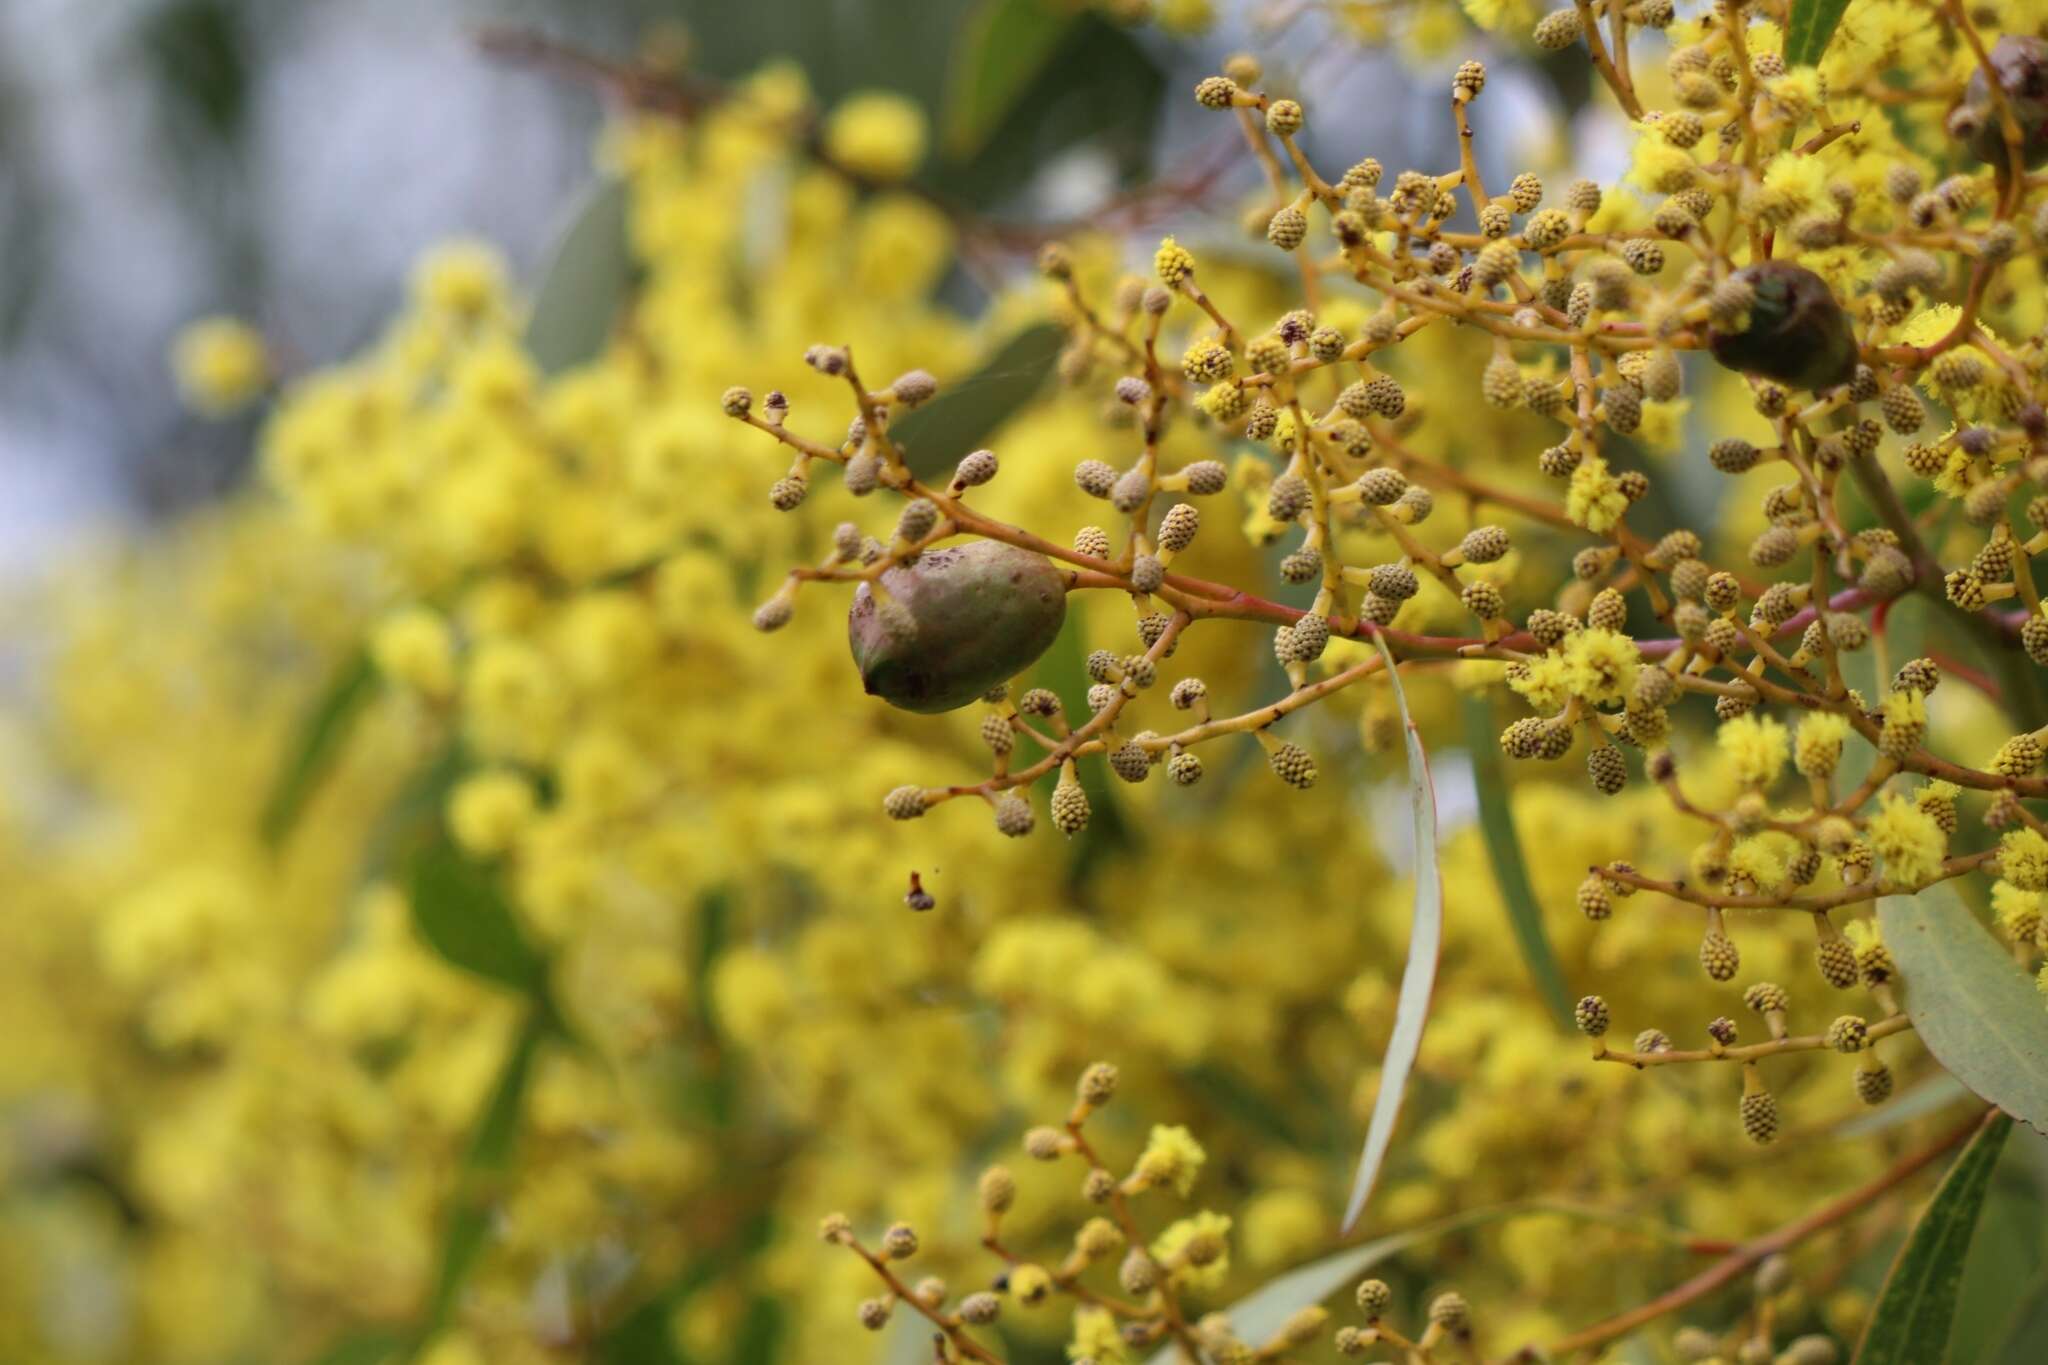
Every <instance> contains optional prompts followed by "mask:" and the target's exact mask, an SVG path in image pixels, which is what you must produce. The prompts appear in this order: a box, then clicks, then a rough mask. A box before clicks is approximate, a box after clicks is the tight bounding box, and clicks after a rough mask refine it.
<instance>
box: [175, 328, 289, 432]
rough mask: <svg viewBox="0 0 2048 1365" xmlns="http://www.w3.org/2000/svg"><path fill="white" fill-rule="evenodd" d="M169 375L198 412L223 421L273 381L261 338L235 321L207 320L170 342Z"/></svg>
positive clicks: (181, 394)
mask: <svg viewBox="0 0 2048 1365" xmlns="http://www.w3.org/2000/svg"><path fill="white" fill-rule="evenodd" d="M171 373H172V376H173V377H174V378H175V379H176V380H177V382H178V393H179V395H180V396H181V397H183V398H184V400H185V402H186V404H187V405H188V406H189V407H190V408H191V409H192V410H193V411H194V412H198V413H202V414H204V415H206V416H208V417H224V416H227V415H228V414H230V413H233V412H235V411H237V410H239V409H241V408H243V407H246V406H247V405H248V404H249V403H250V402H251V401H252V400H253V399H255V398H256V397H257V395H259V394H261V393H262V392H263V387H264V385H266V384H268V383H269V382H270V356H269V353H268V352H267V351H265V350H264V347H263V336H262V334H261V333H259V332H258V331H257V330H256V329H255V328H253V327H251V326H250V325H249V324H248V323H246V322H242V321H240V320H239V319H236V318H205V319H203V320H201V321H199V322H195V323H193V324H192V325H191V326H189V327H187V328H185V330H183V331H182V332H179V333H178V336H177V339H176V340H175V341H173V342H172V343H171Z"/></svg>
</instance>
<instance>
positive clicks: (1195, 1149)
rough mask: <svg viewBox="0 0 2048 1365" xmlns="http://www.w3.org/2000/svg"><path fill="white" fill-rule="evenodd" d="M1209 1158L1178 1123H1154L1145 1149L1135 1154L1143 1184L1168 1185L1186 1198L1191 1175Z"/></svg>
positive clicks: (1193, 1185)
mask: <svg viewBox="0 0 2048 1365" xmlns="http://www.w3.org/2000/svg"><path fill="white" fill-rule="evenodd" d="M1208 1159H1209V1155H1208V1153H1206V1152H1204V1151H1203V1150H1202V1145H1201V1144H1200V1143H1198V1142H1196V1141H1195V1136H1194V1134H1192V1133H1190V1132H1189V1131H1188V1130H1187V1129H1185V1128H1183V1127H1181V1126H1180V1125H1179V1124H1164V1123H1155V1124H1153V1125H1152V1136H1151V1138H1150V1139H1149V1140H1148V1141H1147V1142H1146V1143H1145V1150H1144V1152H1143V1153H1141V1154H1140V1155H1139V1157H1138V1165H1137V1174H1138V1176H1139V1178H1140V1179H1141V1180H1143V1181H1144V1182H1145V1184H1147V1185H1171V1186H1172V1187H1173V1191H1174V1193H1175V1194H1178V1195H1179V1196H1180V1197H1181V1198H1183V1199H1185V1198H1187V1197H1188V1193H1189V1191H1191V1190H1193V1189H1194V1188H1195V1177H1196V1176H1198V1175H1200V1174H1201V1171H1202V1163H1203V1162H1204V1161H1207V1160H1208Z"/></svg>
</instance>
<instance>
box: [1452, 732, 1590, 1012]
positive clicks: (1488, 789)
mask: <svg viewBox="0 0 2048 1365" xmlns="http://www.w3.org/2000/svg"><path fill="white" fill-rule="evenodd" d="M1494 732H1495V726H1494V719H1493V707H1492V706H1491V705H1490V704H1489V703H1488V701H1487V700H1486V698H1485V697H1483V696H1481V695H1479V694H1478V693H1474V694H1472V695H1470V696H1468V697H1466V698H1465V742H1466V744H1467V745H1468V746H1469V747H1470V748H1471V751H1472V780H1473V786H1474V787H1475V788H1476V790H1477V792H1478V796H1479V832H1480V833H1481V834H1482V835H1484V836H1485V839H1486V859H1487V862H1489V863H1490V864H1491V865H1492V867H1493V884H1494V886H1495V887H1497V888H1498V889H1499V891H1500V899H1501V904H1502V905H1503V906H1505V907H1506V909H1507V912H1508V927H1509V928H1511V929H1513V930H1514V931H1515V942H1516V944H1517V945H1518V946H1519V947H1520V948H1521V950H1522V962H1523V965H1525V966H1526V967H1528V969H1529V977H1530V979H1531V980H1532V981H1534V982H1535V983H1536V989H1537V990H1539V991H1541V992H1542V993H1543V1001H1544V1003H1545V1004H1547V1005H1549V1006H1550V1013H1551V1017H1552V1018H1553V1019H1555V1020H1556V1021H1557V1026H1558V1027H1559V1028H1561V1029H1564V1030H1566V1031H1567V1032H1569V1031H1570V1030H1571V1027H1572V996H1571V991H1570V990H1569V989H1567V988H1566V986H1565V984H1564V969H1563V968H1562V967H1560V966H1559V965H1558V963H1557V951H1556V949H1554V948H1552V947H1551V946H1550V934H1549V932H1548V931H1547V930H1545V929H1544V927H1543V907H1542V906H1541V905H1539V904H1537V902H1536V888H1535V887H1534V886H1532V885H1530V882H1529V865H1528V863H1527V862H1526V861H1525V860H1524V859H1523V857H1522V836H1521V835H1519V834H1517V833H1516V832H1515V814H1514V810H1513V808H1512V807H1511V806H1510V805H1509V803H1508V778H1507V773H1506V772H1505V771H1503V767H1504V765H1503V764H1502V763H1501V761H1500V746H1499V745H1498V744H1497V743H1495V741H1494Z"/></svg>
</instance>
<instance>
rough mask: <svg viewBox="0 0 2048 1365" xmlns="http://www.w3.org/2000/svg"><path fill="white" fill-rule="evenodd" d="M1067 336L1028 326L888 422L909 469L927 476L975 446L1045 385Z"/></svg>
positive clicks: (1052, 328) (1044, 325) (1054, 328)
mask: <svg viewBox="0 0 2048 1365" xmlns="http://www.w3.org/2000/svg"><path fill="white" fill-rule="evenodd" d="M1066 336H1067V334H1066V333H1065V332H1063V331H1062V330H1060V328H1058V327H1057V326H1055V325H1053V324H1052V323H1050V322H1041V323H1039V324H1037V325H1036V326H1033V327H1027V328H1025V329H1024V330H1023V331H1021V332H1019V333H1017V335H1016V336H1013V337H1011V338H1010V339H1009V341H1007V342H1005V343H1004V344H1003V348H1002V349H1001V350H999V351H997V352H996V353H995V354H994V355H993V356H991V357H990V358H989V362H988V363H987V364H986V365H983V366H982V367H981V368H980V369H979V370H976V371H975V372H974V373H973V374H971V375H969V376H967V378H965V379H962V380H960V381H958V382H957V383H955V384H953V385H951V386H949V387H946V388H942V389H940V390H939V396H938V397H937V398H934V399H932V401H931V402H929V403H926V404H925V405H924V406H923V407H921V408H917V409H915V410H913V411H911V412H909V413H906V414H905V415H904V416H903V417H902V418H901V419H900V420H898V421H895V422H892V423H890V424H889V434H890V435H891V436H892V437H894V438H895V439H896V441H897V443H898V444H900V445H901V446H902V447H903V460H904V463H905V464H908V465H909V466H910V472H911V473H913V474H915V475H917V476H918V477H919V478H921V479H925V478H932V477H934V476H936V475H938V474H942V473H945V472H947V471H949V470H951V469H952V467H953V465H954V464H955V462H957V461H958V460H959V458H960V457H961V456H962V455H965V454H967V453H968V452H970V451H973V450H977V449H979V448H980V447H981V445H982V444H983V443H984V442H985V441H987V440H988V438H989V437H991V436H993V435H994V434H995V431H996V428H997V427H1000V426H1001V425H1002V424H1003V423H1005V422H1007V421H1009V420H1010V418H1011V417H1013V416H1015V415H1016V414H1017V412H1018V411H1019V410H1020V409H1021V408H1022V407H1023V406H1024V405H1025V404H1026V403H1028V402H1030V401H1031V399H1032V397H1033V396H1034V395H1035V394H1036V393H1037V392H1038V390H1039V389H1040V387H1042V386H1043V385H1044V383H1045V380H1046V376H1048V375H1050V374H1051V373H1052V367H1053V362H1054V361H1056V360H1057V359H1059V354H1060V347H1061V346H1063V345H1065V344H1066Z"/></svg>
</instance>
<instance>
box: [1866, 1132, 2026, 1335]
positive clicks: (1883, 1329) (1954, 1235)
mask: <svg viewBox="0 0 2048 1365" xmlns="http://www.w3.org/2000/svg"><path fill="white" fill-rule="evenodd" d="M2011 1131H2012V1118H2011V1117H2010V1116H2009V1115H2006V1114H2002V1113H1994V1114H1992V1115H1990V1116H1989V1117H1988V1118H1987V1119H1986V1120H1985V1123H1984V1126H1983V1127H1981V1128H1979V1129H1978V1130H1977V1133H1976V1136H1974V1137H1972V1138H1971V1139H1970V1145H1969V1146H1967V1147H1965V1148H1963V1153H1962V1155H1961V1156H1959V1157H1957V1158H1956V1161H1955V1164H1954V1165H1953V1166H1951V1167H1949V1170H1948V1174H1947V1175H1945V1176H1943V1177H1942V1178H1941V1186H1940V1188H1939V1189H1937V1190H1935V1192H1934V1200H1933V1202H1932V1203H1930V1204H1929V1205H1928V1206H1927V1210H1926V1212H1924V1213H1922V1214H1921V1215H1920V1221H1919V1222H1917V1223H1915V1224H1914V1225H1913V1231H1912V1232H1911V1233H1909V1234H1908V1235H1907V1237H1906V1244H1905V1245H1904V1246H1902V1247H1900V1248H1899V1254H1898V1258H1897V1259H1896V1260H1894V1261H1893V1262H1892V1268H1891V1273H1890V1274H1889V1275H1887V1276H1886V1277H1885V1283H1884V1291H1883V1292H1882V1293H1881V1294H1880V1295H1879V1296H1878V1300H1877V1306H1876V1307H1875V1308H1874V1309H1872V1310H1871V1314H1870V1320H1869V1321H1868V1322H1867V1323H1865V1324H1864V1327H1863V1340H1862V1341H1861V1342H1859V1343H1858V1344H1857V1347H1856V1360H1855V1365H1935V1363H1936V1362H1939V1361H1941V1360H1943V1359H1944V1358H1945V1356H1946V1353H1947V1350H1948V1337H1949V1328H1950V1326H1951V1325H1952V1323H1953V1320H1954V1318H1955V1311H1956V1295H1957V1291H1958V1290H1959V1289H1961V1287H1962V1282H1963V1265H1964V1262H1965V1260H1966V1259H1967V1258H1968V1256H1969V1252H1970V1239H1971V1237H1972V1236H1973V1235H1974V1234H1975V1232H1976V1230H1977V1217H1978V1215H1979V1214H1980V1213H1982V1212H1983V1209H1984V1195H1985V1192H1986V1191H1987V1190H1989V1189H1990V1188H1991V1172H1992V1170H1993V1169H1994V1168H1995V1167H1996V1166H1997V1165H1998V1154H1999V1151H2000V1150H2001V1149H2002V1148H2003V1147H2004V1146H2005V1138H2006V1134H2007V1133H2009V1132H2011Z"/></svg>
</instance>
